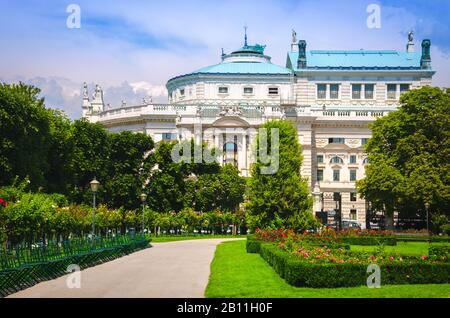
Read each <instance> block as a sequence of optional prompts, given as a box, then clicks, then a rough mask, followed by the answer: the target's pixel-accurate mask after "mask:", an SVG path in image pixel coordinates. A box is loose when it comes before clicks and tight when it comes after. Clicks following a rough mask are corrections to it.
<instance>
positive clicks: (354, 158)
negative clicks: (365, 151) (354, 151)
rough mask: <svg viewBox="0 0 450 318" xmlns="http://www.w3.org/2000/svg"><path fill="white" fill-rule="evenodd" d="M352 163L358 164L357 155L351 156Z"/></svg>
mask: <svg viewBox="0 0 450 318" xmlns="http://www.w3.org/2000/svg"><path fill="white" fill-rule="evenodd" d="M350 163H351V164H355V163H356V155H351V156H350Z"/></svg>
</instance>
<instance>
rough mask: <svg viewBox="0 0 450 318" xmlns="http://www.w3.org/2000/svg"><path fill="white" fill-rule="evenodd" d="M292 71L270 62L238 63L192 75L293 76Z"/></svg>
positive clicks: (201, 70)
mask: <svg viewBox="0 0 450 318" xmlns="http://www.w3.org/2000/svg"><path fill="white" fill-rule="evenodd" d="M291 72H292V71H291V70H290V69H288V68H285V67H282V66H279V65H275V64H272V63H270V62H253V61H251V62H250V61H236V62H222V63H220V64H216V65H211V66H207V67H203V68H201V69H199V70H196V71H194V72H192V73H190V74H291Z"/></svg>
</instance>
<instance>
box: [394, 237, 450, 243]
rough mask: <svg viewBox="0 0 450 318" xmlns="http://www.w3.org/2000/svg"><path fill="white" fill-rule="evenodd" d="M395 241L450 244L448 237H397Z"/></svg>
mask: <svg viewBox="0 0 450 318" xmlns="http://www.w3.org/2000/svg"><path fill="white" fill-rule="evenodd" d="M396 238H397V241H401V242H435V243H438V242H442V243H450V237H449V236H431V237H430V236H413V235H409V236H404V235H402V236H400V235H399V236H397V237H396Z"/></svg>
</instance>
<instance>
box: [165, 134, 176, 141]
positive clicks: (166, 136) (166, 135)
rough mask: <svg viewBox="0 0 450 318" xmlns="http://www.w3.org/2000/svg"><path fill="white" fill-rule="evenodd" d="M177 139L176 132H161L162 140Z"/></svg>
mask: <svg viewBox="0 0 450 318" xmlns="http://www.w3.org/2000/svg"><path fill="white" fill-rule="evenodd" d="M176 139H177V134H173V133H163V134H162V140H164V141H170V140H176Z"/></svg>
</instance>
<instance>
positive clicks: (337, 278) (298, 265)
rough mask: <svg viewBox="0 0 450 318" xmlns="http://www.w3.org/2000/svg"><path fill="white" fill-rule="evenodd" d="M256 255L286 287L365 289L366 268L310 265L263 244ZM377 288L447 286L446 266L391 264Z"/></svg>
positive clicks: (449, 268) (448, 273)
mask: <svg viewBox="0 0 450 318" xmlns="http://www.w3.org/2000/svg"><path fill="white" fill-rule="evenodd" d="M260 255H261V256H262V257H263V259H265V260H266V261H267V263H269V264H270V265H271V266H272V267H273V268H274V270H275V271H276V272H277V273H278V274H279V275H280V276H281V277H282V278H284V279H285V280H286V282H287V283H289V284H290V285H293V286H297V287H314V288H324V287H325V288H336V287H354V286H361V285H365V284H366V281H367V277H368V276H369V275H370V274H369V273H367V264H351V263H343V264H336V263H330V264H313V263H307V262H305V261H302V260H300V259H299V258H297V257H296V256H294V255H292V254H290V253H288V252H286V251H283V250H281V249H279V248H278V247H277V246H275V245H274V244H269V243H263V244H261V246H260ZM380 268H381V284H382V285H391V284H448V283H449V282H450V263H448V262H446V263H440V264H430V263H413V264H411V263H406V262H405V263H395V264H392V265H382V266H380Z"/></svg>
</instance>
